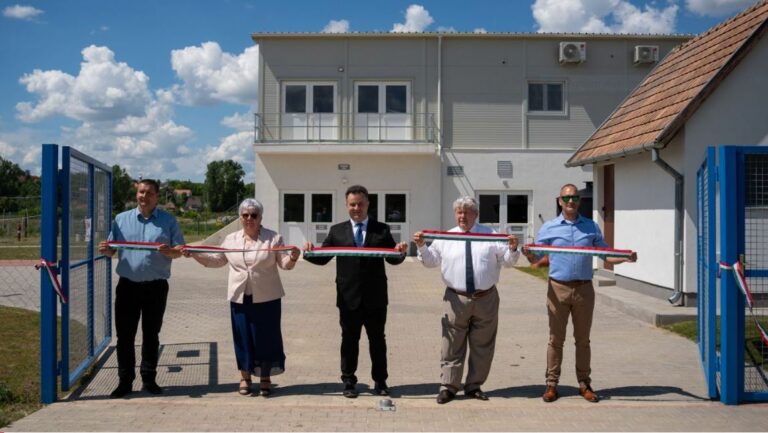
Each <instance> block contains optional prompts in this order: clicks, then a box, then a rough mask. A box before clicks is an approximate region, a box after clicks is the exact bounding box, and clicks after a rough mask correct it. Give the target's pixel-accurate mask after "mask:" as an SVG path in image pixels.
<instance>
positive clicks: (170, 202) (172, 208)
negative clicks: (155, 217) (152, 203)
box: [162, 201, 177, 212]
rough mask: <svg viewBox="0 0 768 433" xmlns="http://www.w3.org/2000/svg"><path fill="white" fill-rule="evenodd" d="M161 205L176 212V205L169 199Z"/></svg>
mask: <svg viewBox="0 0 768 433" xmlns="http://www.w3.org/2000/svg"><path fill="white" fill-rule="evenodd" d="M162 207H163V209H165V210H166V211H168V212H176V209H177V208H176V205H175V204H174V203H173V202H172V201H169V202H168V203H166V204H164V205H162Z"/></svg>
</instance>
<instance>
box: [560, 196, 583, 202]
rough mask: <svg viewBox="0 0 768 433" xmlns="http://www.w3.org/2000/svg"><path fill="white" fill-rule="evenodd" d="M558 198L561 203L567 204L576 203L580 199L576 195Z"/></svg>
mask: <svg viewBox="0 0 768 433" xmlns="http://www.w3.org/2000/svg"><path fill="white" fill-rule="evenodd" d="M560 198H561V199H562V200H563V203H568V202H574V203H578V202H579V199H581V197H579V196H577V195H562V196H560Z"/></svg>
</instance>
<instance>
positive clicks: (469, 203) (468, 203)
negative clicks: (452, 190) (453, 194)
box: [453, 195, 477, 212]
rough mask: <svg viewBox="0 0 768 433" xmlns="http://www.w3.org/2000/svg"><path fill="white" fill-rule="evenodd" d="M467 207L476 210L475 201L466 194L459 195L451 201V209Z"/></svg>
mask: <svg viewBox="0 0 768 433" xmlns="http://www.w3.org/2000/svg"><path fill="white" fill-rule="evenodd" d="M459 209H469V210H471V211H473V212H477V201H476V200H475V199H474V198H473V197H470V196H468V195H465V196H464V197H459V198H457V199H456V201H454V202H453V210H459Z"/></svg>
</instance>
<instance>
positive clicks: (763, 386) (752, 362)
mask: <svg viewBox="0 0 768 433" xmlns="http://www.w3.org/2000/svg"><path fill="white" fill-rule="evenodd" d="M745 158H746V159H745V165H744V169H745V170H744V181H745V182H746V184H745V210H744V219H745V221H744V243H745V245H744V249H745V257H744V261H745V268H746V270H747V282H748V284H749V287H750V290H751V292H752V295H753V297H754V300H755V305H754V307H753V308H752V310H751V311H750V310H749V309H748V308H747V310H746V311H745V315H746V320H745V326H746V329H745V332H744V335H745V340H746V341H745V354H744V355H745V356H744V360H745V370H744V390H745V391H747V392H765V391H768V362H766V357H768V347H767V345H766V344H765V342H764V341H763V340H762V339H761V337H760V334H759V330H758V327H757V325H756V324H755V321H759V322H760V323H762V325H763V328H765V329H768V254H766V253H768V155H766V154H752V155H749V154H748V155H746V156H745Z"/></svg>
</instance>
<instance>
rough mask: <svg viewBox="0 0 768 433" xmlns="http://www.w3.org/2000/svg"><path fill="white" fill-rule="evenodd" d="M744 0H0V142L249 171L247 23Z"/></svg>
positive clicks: (630, 25) (553, 28)
mask: <svg viewBox="0 0 768 433" xmlns="http://www.w3.org/2000/svg"><path fill="white" fill-rule="evenodd" d="M752 3H753V0H677V1H671V0H655V1H645V0H536V1H522V0H520V1H518V0H514V1H513V0H506V1H504V0H474V1H458V0H435V1H419V2H413V1H377V0H370V1H359V0H357V1H343V0H333V1H323V0H314V1H290V0H283V1H256V0H250V1H245V0H242V1H241V0H221V1H213V0H207V1H203V0H184V1H182V0H164V1H163V0H132V1H122V2H118V1H103V0H71V1H62V0H50V1H24V0H16V1H7V0H0V11H1V12H2V13H1V14H0V65H2V67H0V96H1V97H0V156H2V157H3V158H6V159H10V160H12V161H14V162H16V163H18V164H19V165H21V166H22V167H23V168H25V169H28V170H30V171H31V172H33V173H39V170H40V169H39V166H40V144H41V143H58V144H62V145H70V146H73V147H75V148H77V149H78V150H80V151H83V152H85V153H88V154H90V155H92V156H94V157H96V158H99V159H101V160H102V161H104V162H106V163H108V164H110V165H111V164H120V165H121V166H123V167H125V168H127V169H128V170H129V173H130V174H131V175H132V176H134V177H138V176H139V175H141V176H144V177H153V178H160V179H167V178H174V179H192V180H196V181H200V180H202V179H203V178H204V176H205V166H206V164H207V163H208V162H210V161H213V160H217V159H235V160H237V161H239V162H240V163H241V164H243V166H244V168H245V169H246V173H247V177H248V178H247V179H246V180H247V181H252V175H251V173H252V170H253V159H254V156H253V149H252V147H251V143H252V140H253V136H252V131H253V123H252V113H253V110H254V107H255V101H256V99H257V94H256V93H257V88H256V83H257V79H258V68H257V65H258V62H257V58H258V46H255V45H254V44H253V41H252V40H251V39H250V34H251V33H253V32H295V31H302V32H320V31H334V32H344V31H359V32H366V31H382V32H390V31H466V32H537V31H547V32H601V33H700V32H702V31H705V30H707V29H708V28H710V27H712V26H713V25H715V24H717V23H718V22H720V21H722V20H724V19H727V18H728V17H730V16H733V15H734V14H736V13H738V12H739V11H741V10H743V9H744V8H746V7H748V6H749V5H751V4H752Z"/></svg>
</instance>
